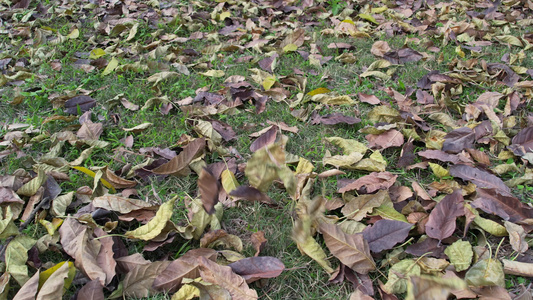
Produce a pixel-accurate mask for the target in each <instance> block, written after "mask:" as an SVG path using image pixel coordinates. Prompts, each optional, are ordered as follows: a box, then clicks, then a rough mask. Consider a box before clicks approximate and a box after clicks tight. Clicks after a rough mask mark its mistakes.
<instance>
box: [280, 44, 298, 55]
mask: <svg viewBox="0 0 533 300" xmlns="http://www.w3.org/2000/svg"><path fill="white" fill-rule="evenodd" d="M296 49H298V46H296V45H295V44H287V45H285V47H283V52H284V53H287V52H294V51H296Z"/></svg>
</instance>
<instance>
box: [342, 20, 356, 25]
mask: <svg viewBox="0 0 533 300" xmlns="http://www.w3.org/2000/svg"><path fill="white" fill-rule="evenodd" d="M342 22H343V23H348V24H352V25H354V26H355V23H354V22H353V21H352V20H349V19H346V20H344V21H342Z"/></svg>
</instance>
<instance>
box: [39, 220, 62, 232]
mask: <svg viewBox="0 0 533 300" xmlns="http://www.w3.org/2000/svg"><path fill="white" fill-rule="evenodd" d="M39 223H41V225H43V226H44V228H46V231H48V234H49V235H51V236H53V235H54V233H55V232H56V230H57V229H58V228H59V226H61V224H62V223H63V219H57V218H54V219H53V220H52V222H50V221H47V220H45V219H39Z"/></svg>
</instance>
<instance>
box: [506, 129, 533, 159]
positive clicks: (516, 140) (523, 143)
mask: <svg viewBox="0 0 533 300" xmlns="http://www.w3.org/2000/svg"><path fill="white" fill-rule="evenodd" d="M511 141H512V144H511V145H510V146H509V149H511V151H513V153H514V154H515V155H518V156H524V154H526V153H527V152H533V127H526V128H524V129H522V130H520V131H519V132H518V133H517V134H516V135H515V136H514V137H513V139H512V140H511Z"/></svg>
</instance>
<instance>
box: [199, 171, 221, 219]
mask: <svg viewBox="0 0 533 300" xmlns="http://www.w3.org/2000/svg"><path fill="white" fill-rule="evenodd" d="M198 189H199V190H200V196H201V200H202V205H203V206H204V209H205V211H206V212H207V213H208V214H210V215H212V214H214V213H215V205H216V204H217V203H218V192H219V190H220V183H219V182H218V180H217V179H216V178H215V177H214V176H213V174H211V172H209V171H208V170H207V169H206V168H204V169H202V172H201V173H200V177H199V178H198Z"/></svg>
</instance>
